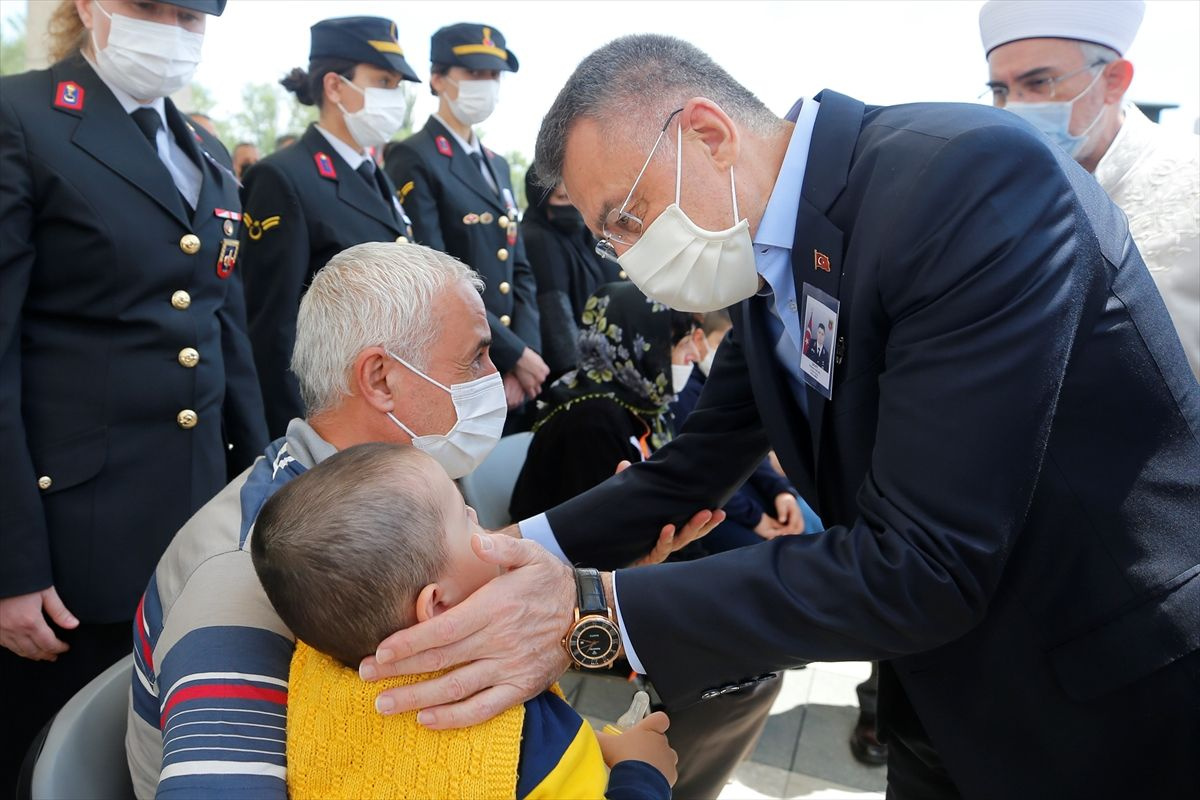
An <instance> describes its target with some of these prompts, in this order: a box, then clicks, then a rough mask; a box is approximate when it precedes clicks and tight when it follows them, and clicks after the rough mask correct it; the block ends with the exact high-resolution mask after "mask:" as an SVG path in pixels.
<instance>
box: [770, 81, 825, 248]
mask: <svg viewBox="0 0 1200 800" xmlns="http://www.w3.org/2000/svg"><path fill="white" fill-rule="evenodd" d="M820 107H821V104H820V103H818V102H817V101H816V100H813V99H811V98H810V99H808V100H805V101H804V103H803V104H802V105H801V106H800V116H799V117H797V118H796V125H795V127H794V128H792V138H791V141H789V142H788V148H787V153H786V154H784V156H783V165H782V166H781V167H780V168H779V176H778V177H777V178H776V179H775V188H774V189H772V190H771V197H770V199H769V200H767V207H766V209H764V211H763V215H762V220H760V221H759V223H758V230H757V231H756V232H755V235H754V244H756V245H760V246H764V247H779V248H782V249H784V250H791V249H792V243H793V242H794V241H795V238H796V216H797V214H799V212H800V190H801V189H802V188H803V187H804V173H805V169H806V167H807V166H808V150H809V146H810V145H811V144H812V134H813V126H814V125H815V124H816V121H817V111H818V110H819V109H820Z"/></svg>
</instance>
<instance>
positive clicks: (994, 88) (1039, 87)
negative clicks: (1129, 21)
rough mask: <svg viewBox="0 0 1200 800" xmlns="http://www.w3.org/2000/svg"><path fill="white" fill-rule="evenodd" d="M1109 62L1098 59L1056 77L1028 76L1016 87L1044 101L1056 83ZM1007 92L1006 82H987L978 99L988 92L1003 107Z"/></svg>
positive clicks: (1021, 91) (1053, 89)
mask: <svg viewBox="0 0 1200 800" xmlns="http://www.w3.org/2000/svg"><path fill="white" fill-rule="evenodd" d="M1111 63H1112V62H1111V61H1105V60H1104V59H1100V60H1099V61H1096V62H1093V63H1091V64H1088V65H1087V66H1084V67H1080V68H1079V69H1076V70H1072V71H1070V72H1068V73H1067V74H1066V75H1059V76H1058V77H1057V78H1051V77H1048V76H1047V77H1037V78H1028V79H1026V80H1022V81H1017V88H1018V90H1019V91H1020V93H1021V94H1022V95H1024V96H1028V97H1032V98H1035V101H1036V102H1046V101H1049V100H1053V99H1054V97H1055V93H1056V92H1057V91H1058V84H1060V83H1062V82H1063V81H1065V80H1067V79H1069V78H1074V77H1075V76H1076V75H1078V74H1079V73H1081V72H1087V71H1088V70H1090V69H1095V68H1096V67H1103V66H1106V65H1108V64H1111ZM1009 93H1010V90H1009V88H1008V84H1005V83H999V82H996V83H992V82H989V83H988V85H987V88H986V89H984V90H983V92H982V93H980V95H979V97H980V99H983V98H984V97H985V96H986V95H989V94H990V95H991V96H992V105H994V106H996V108H1004V106H1005V105H1007V104H1008V96H1009Z"/></svg>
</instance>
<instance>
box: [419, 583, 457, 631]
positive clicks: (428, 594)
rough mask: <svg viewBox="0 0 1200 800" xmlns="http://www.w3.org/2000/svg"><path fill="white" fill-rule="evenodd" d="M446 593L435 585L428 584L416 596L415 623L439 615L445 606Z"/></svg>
mask: <svg viewBox="0 0 1200 800" xmlns="http://www.w3.org/2000/svg"><path fill="white" fill-rule="evenodd" d="M445 595H446V593H445V592H444V591H443V590H442V587H441V586H439V585H438V584H436V583H431V584H428V585H427V586H426V587H425V588H424V589H422V590H421V591H420V593H419V594H417V609H416V611H417V622H425V621H427V620H431V619H433V618H434V617H436V616H437V615H438V614H441V613H442V612H443V611H445V610H446V609H447V608H449V606H447V605H446V597H445Z"/></svg>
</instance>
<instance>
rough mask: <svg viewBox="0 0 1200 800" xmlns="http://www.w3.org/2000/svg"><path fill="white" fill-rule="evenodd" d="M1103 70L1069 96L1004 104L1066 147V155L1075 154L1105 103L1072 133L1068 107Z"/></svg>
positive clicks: (1059, 144) (1089, 88)
mask: <svg viewBox="0 0 1200 800" xmlns="http://www.w3.org/2000/svg"><path fill="white" fill-rule="evenodd" d="M1103 74H1104V70H1103V69H1102V70H1100V72H1098V73H1096V77H1094V78H1092V82H1091V83H1089V84H1088V85H1087V88H1085V89H1084V90H1083V91H1082V92H1080V93H1079V94H1077V95H1075V96H1074V97H1073V98H1071V99H1070V100H1063V101H1061V102H1052V103H1008V104H1007V105H1006V106H1004V108H1005V110H1006V111H1011V112H1012V113H1014V114H1016V115H1017V116H1018V117H1020V118H1021V119H1023V120H1025V121H1026V122H1028V123H1029V124H1030V125H1032V126H1033V127H1035V128H1037V129H1038V130H1039V131H1041V132H1042V133H1043V134H1045V136H1046V138H1048V139H1049V140H1050V141H1052V142H1054V143H1055V144H1056V145H1058V146H1059V147H1061V148H1062V149H1063V150H1065V151H1066V153H1067V155H1069V156H1070V157H1071V158H1075V157H1076V156H1078V155H1079V152H1080V151H1081V150H1082V149H1083V145H1084V143H1085V142H1086V141H1087V137H1088V134H1089V133H1091V132H1092V128H1094V127H1096V123H1097V122H1099V121H1100V116H1101V115H1102V114H1103V113H1104V106H1100V110H1099V111H1097V112H1096V117H1095V119H1093V120H1092V121H1091V122H1090V123H1088V126H1087V127H1086V128H1084V129H1083V130H1082V131H1080V132H1079V133H1078V134H1075V135H1072V134H1071V111H1072V109H1074V107H1075V103H1076V102H1077V101H1078V100H1079V98H1081V97H1083V96H1084V95H1085V94H1087V93H1088V92H1090V91H1091V90H1092V87H1093V86H1095V85H1096V81H1098V80H1100V76H1101V75H1103Z"/></svg>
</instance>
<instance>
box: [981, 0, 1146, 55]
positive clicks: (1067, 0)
mask: <svg viewBox="0 0 1200 800" xmlns="http://www.w3.org/2000/svg"><path fill="white" fill-rule="evenodd" d="M1145 13H1146V4H1145V2H1144V1H1143V0H990V2H987V3H984V4H983V8H981V9H979V35H980V36H981V37H982V38H983V52H984V54H987V53H990V52H992V51H993V50H995V49H996V48H997V47H999V46H1000V45H1002V44H1008V43H1009V42H1015V41H1017V40H1018V39H1075V40H1077V41H1081V42H1092V43H1094V44H1101V45H1104V46H1105V47H1109V48H1111V49H1113V50H1116V51H1117V52H1118V53H1120V54H1121V55H1124V54H1125V51H1126V50H1128V49H1129V45H1131V44H1133V37H1134V36H1136V35H1137V31H1138V26H1139V25H1141V24H1142V16H1143V15H1144V14H1145Z"/></svg>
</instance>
